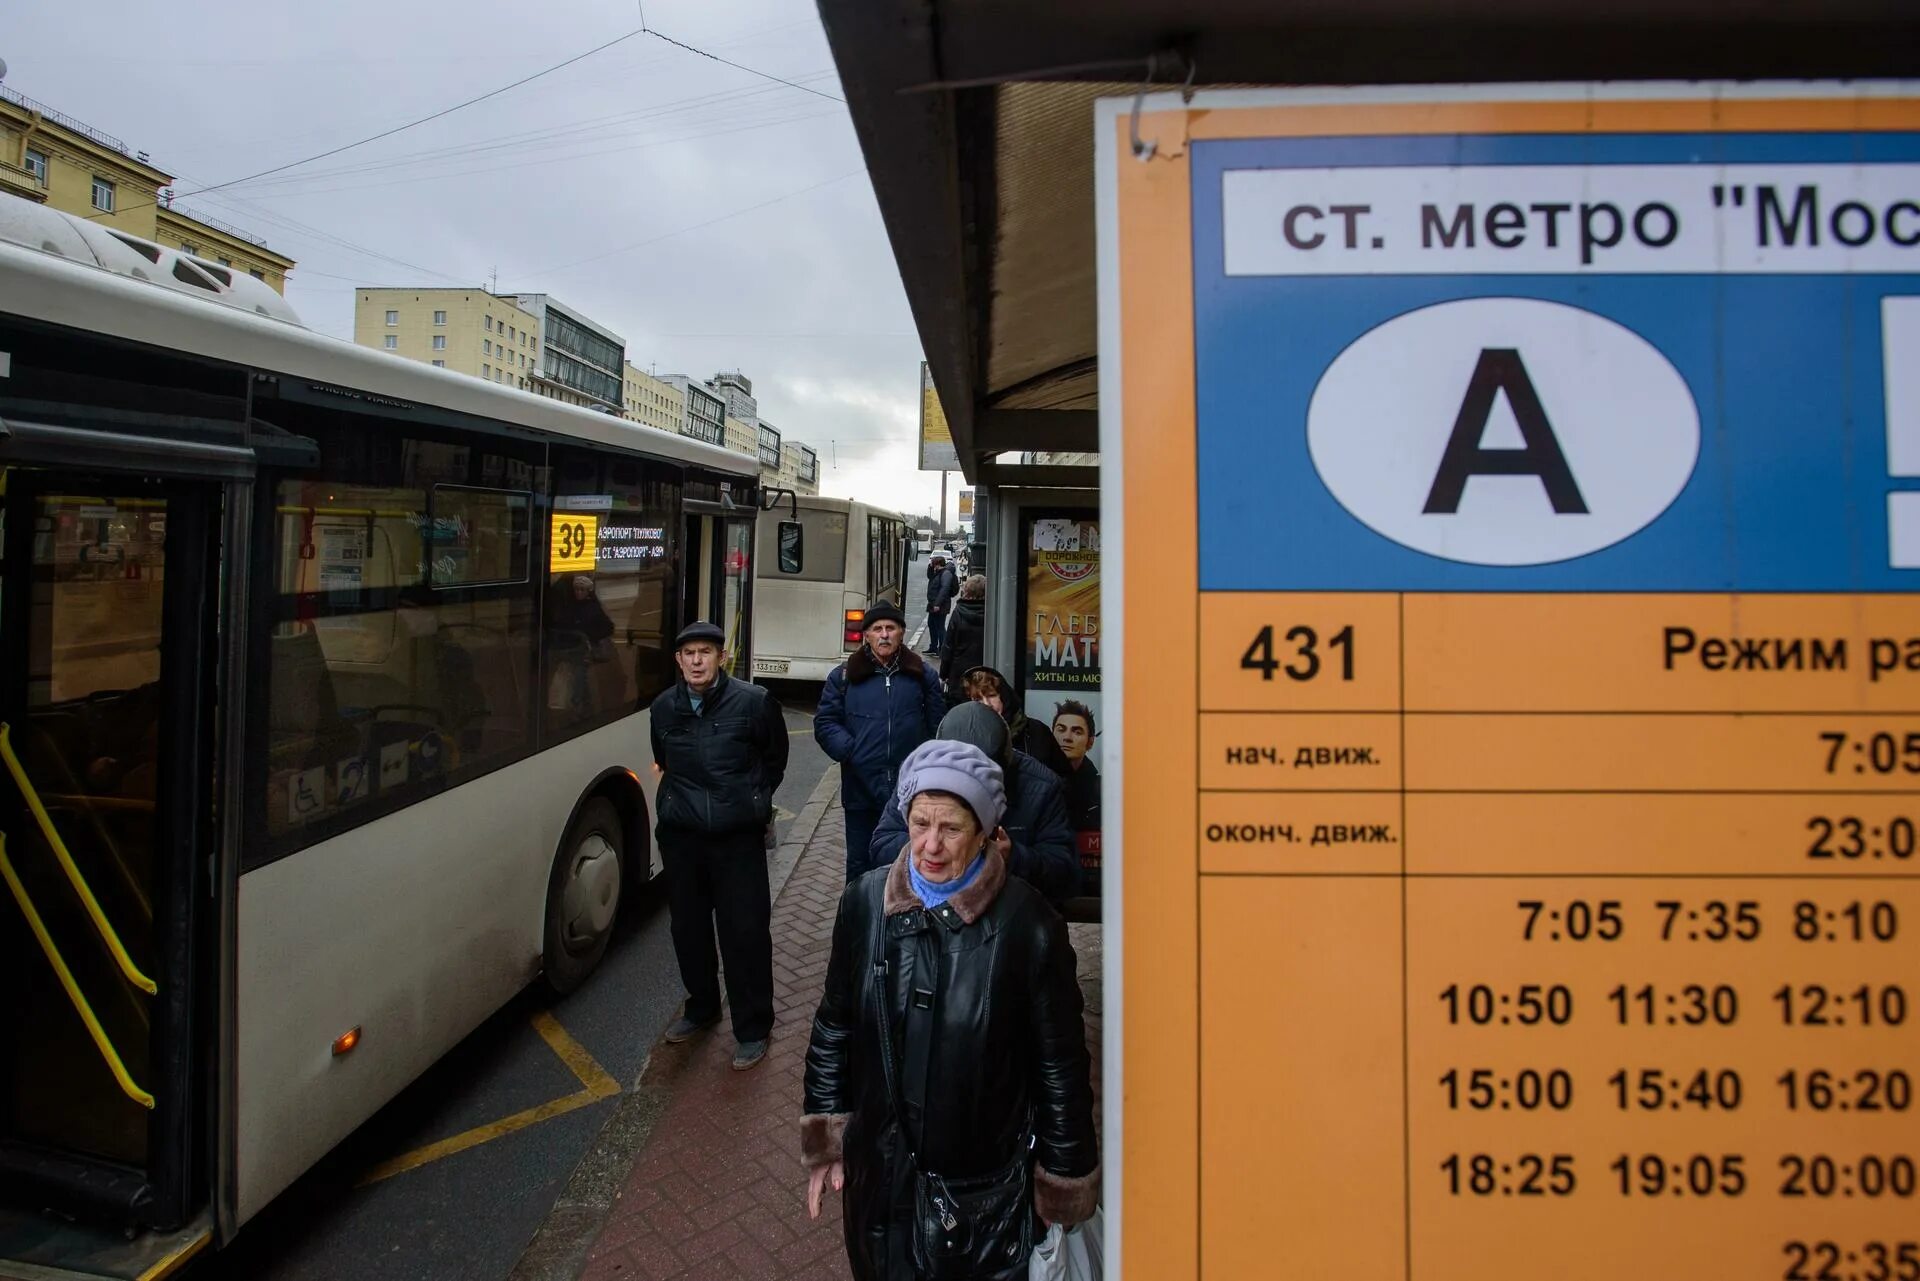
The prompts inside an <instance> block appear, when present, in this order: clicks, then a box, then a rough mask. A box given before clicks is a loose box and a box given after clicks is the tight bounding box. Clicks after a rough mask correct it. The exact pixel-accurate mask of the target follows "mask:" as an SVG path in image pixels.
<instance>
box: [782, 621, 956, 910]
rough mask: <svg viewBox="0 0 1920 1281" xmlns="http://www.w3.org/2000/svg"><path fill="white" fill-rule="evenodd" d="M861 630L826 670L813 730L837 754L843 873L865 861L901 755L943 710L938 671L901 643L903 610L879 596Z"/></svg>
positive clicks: (852, 872) (928, 732) (929, 731)
mask: <svg viewBox="0 0 1920 1281" xmlns="http://www.w3.org/2000/svg"><path fill="white" fill-rule="evenodd" d="M861 632H862V633H863V635H864V636H865V639H864V641H863V642H862V643H861V646H860V648H859V649H857V650H855V651H854V652H853V653H852V654H850V655H848V656H847V661H846V662H844V663H842V664H841V665H840V666H838V667H836V668H834V669H833V670H832V671H831V672H829V673H828V674H827V683H826V685H825V687H824V688H822V689H821V691H820V707H819V710H818V711H816V712H815V713H814V714H813V736H814V738H815V739H816V740H818V741H819V743H820V746H821V747H822V748H824V749H825V750H826V753H827V755H828V756H830V757H832V758H833V759H834V760H836V761H839V762H840V805H841V807H842V808H843V809H844V810H845V811H846V818H847V879H848V880H852V879H853V878H854V877H855V876H858V875H859V874H860V872H861V870H862V869H864V868H865V867H866V865H867V847H868V846H869V845H870V844H872V843H873V829H874V825H875V824H877V823H878V822H879V821H880V811H881V810H882V809H883V808H885V807H886V803H887V798H888V797H889V796H891V795H892V794H893V784H894V780H895V779H896V778H897V777H898V776H899V771H900V762H902V761H904V760H906V759H907V754H908V753H909V752H911V751H913V749H914V748H916V747H918V746H920V744H922V743H924V742H926V741H927V740H928V739H930V738H932V737H933V734H934V731H935V730H937V729H938V728H939V727H940V718H941V716H943V715H945V714H946V710H947V704H946V699H945V698H944V697H942V695H941V693H940V677H939V676H938V675H936V674H935V673H934V672H933V670H932V669H931V668H929V667H928V666H927V665H926V664H925V663H924V662H922V661H921V660H920V655H918V654H916V653H914V652H913V651H912V650H910V649H908V648H907V647H906V644H905V642H906V635H907V616H906V615H905V614H903V613H901V612H900V607H899V606H898V605H894V604H890V603H888V602H886V601H882V602H880V603H879V604H877V605H875V606H873V608H871V609H869V610H868V611H867V612H866V616H865V617H864V618H863V619H862V620H861Z"/></svg>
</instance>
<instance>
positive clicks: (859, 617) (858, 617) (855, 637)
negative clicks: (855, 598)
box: [847, 609, 866, 649]
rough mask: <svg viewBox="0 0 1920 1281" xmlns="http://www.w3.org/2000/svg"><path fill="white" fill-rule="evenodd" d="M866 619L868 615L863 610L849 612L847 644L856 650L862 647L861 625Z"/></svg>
mask: <svg viewBox="0 0 1920 1281" xmlns="http://www.w3.org/2000/svg"><path fill="white" fill-rule="evenodd" d="M865 619H866V614H865V613H864V612H863V611H861V610H857V609H850V610H848V611H847V644H848V645H849V646H851V647H853V648H855V649H858V648H859V647H860V637H861V628H860V624H861V623H862V622H863V621H864V620H865Z"/></svg>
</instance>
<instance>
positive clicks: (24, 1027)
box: [0, 460, 219, 1275]
mask: <svg viewBox="0 0 1920 1281" xmlns="http://www.w3.org/2000/svg"><path fill="white" fill-rule="evenodd" d="M3 461H4V460H0V462H3ZM0 485H3V486H4V500H3V502H4V505H3V506H0V523H3V529H4V533H3V534H0V841H3V842H4V844H0V872H3V873H4V881H5V888H4V890H0V976H4V977H0V1025H3V1026H4V1027H5V1029H6V1032H5V1035H0V1211H4V1217H0V1259H4V1260H7V1261H14V1262H35V1261H38V1262H40V1263H42V1264H44V1265H49V1266H65V1265H67V1264H68V1263H70V1262H71V1257H70V1256H68V1257H62V1255H61V1234H62V1233H63V1232H64V1233H66V1234H67V1235H68V1237H71V1234H72V1232H73V1231H76V1230H79V1229H78V1228H73V1227H70V1226H67V1225H94V1226H96V1227H100V1228H105V1229H110V1230H111V1231H110V1232H109V1233H108V1234H107V1236H106V1238H105V1239H107V1240H108V1241H112V1242H118V1243H119V1244H118V1245H116V1246H115V1247H114V1249H117V1250H119V1251H120V1252H121V1253H127V1252H128V1251H133V1252H135V1253H137V1252H138V1251H137V1249H136V1247H135V1246H134V1245H133V1244H132V1242H134V1241H136V1240H151V1239H153V1238H154V1237H155V1236H156V1235H158V1236H160V1237H162V1238H164V1236H165V1234H166V1233H167V1232H169V1231H174V1230H178V1229H180V1228H181V1227H182V1225H184V1224H188V1223H189V1221H190V1220H192V1219H193V1218H194V1217H195V1216H196V1215H197V1214H199V1213H200V1212H202V1211H203V1210H204V1209H205V1207H206V1204H207V1174H206V1169H205V1166H206V1153H207V1151H208V1149H209V1146H210V1145H209V1143H208V1136H207V1131H206V1128H205V1126H206V1115H205V1114H206V1109H207V1101H206V1100H207V1097H208V1091H207V1089H206V1083H207V1080H208V1072H207V1061H206V1058H205V1054H206V1053H207V1050H208V1047H209V1046H210V1044H211V1042H212V1037H211V1036H210V1034H209V1032H208V1030H207V1029H206V1028H205V1027H204V1026H202V1024H203V1023H204V1020H205V1019H206V1017H207V1015H208V1012H209V1011H210V1010H211V1008H212V1002H211V1001H210V1000H208V999H207V994H206V987H205V984H206V982H207V980H208V978H209V974H208V972H207V971H208V969H209V957H210V956H211V955H212V953H211V951H210V949H209V946H208V940H209V930H210V927H211V919H210V918H211V915H212V912H211V909H212V906H213V900H212V899H211V897H210V892H209V891H210V886H209V881H208V878H209V876H210V875H211V873H210V871H209V868H208V864H207V862H206V861H205V860H203V859H196V858H195V857H194V854H195V851H196V850H201V851H204V850H207V849H209V848H211V841H210V839H209V836H208V831H207V828H208V823H209V821H210V818H211V809H212V806H211V803H210V796H211V789H212V782H213V775H212V769H211V764H210V762H211V759H212V753H211V750H210V748H211V737H212V724H211V722H212V704H213V696H212V682H211V671H212V657H211V656H212V654H213V653H214V651H215V649H216V648H217V647H216V644H215V629H214V626H213V623H212V618H213V608H214V598H215V596H216V595H217V589H218V582H217V577H216V572H215V568H214V567H215V549H216V545H217V540H216V538H215V535H214V521H215V519H216V516H217V512H218V507H219V489H218V488H217V486H214V485H212V484H207V483H196V482H192V481H187V480H170V479H161V478H153V477H138V476H131V475H113V474H108V473H94V474H83V473H64V472H59V471H53V470H34V469H28V468H24V467H20V466H12V467H4V466H0ZM47 1209H51V1210H52V1211H54V1213H53V1214H51V1215H46V1214H42V1211H43V1210H47ZM138 1229H161V1230H162V1232H161V1233H159V1234H153V1233H145V1234H142V1233H139V1232H137V1231H136V1230H138ZM68 1244H69V1246H70V1245H71V1242H70V1241H69V1242H68ZM89 1251H90V1253H89V1255H88V1257H89V1258H91V1259H95V1260H98V1261H99V1262H98V1263H97V1270H98V1274H99V1275H117V1274H119V1271H120V1270H119V1269H117V1268H110V1267H108V1266H107V1265H106V1262H105V1261H104V1258H105V1256H104V1255H102V1254H101V1247H98V1246H97V1245H95V1246H91V1247H89ZM113 1253H114V1250H107V1251H106V1254H109V1255H110V1254H113ZM145 1266H147V1264H146V1263H143V1268H144V1267H145ZM91 1270H92V1269H90V1272H91ZM4 1271H5V1264H4V1263H0V1272H4ZM129 1275H138V1273H129Z"/></svg>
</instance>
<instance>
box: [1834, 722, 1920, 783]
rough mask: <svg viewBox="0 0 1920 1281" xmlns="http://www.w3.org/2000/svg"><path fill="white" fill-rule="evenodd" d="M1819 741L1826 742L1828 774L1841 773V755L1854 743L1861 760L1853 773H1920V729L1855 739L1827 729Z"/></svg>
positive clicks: (1853, 745)
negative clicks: (1918, 730)
mask: <svg viewBox="0 0 1920 1281" xmlns="http://www.w3.org/2000/svg"><path fill="white" fill-rule="evenodd" d="M1820 741H1821V742H1823V743H1825V744H1826V745H1827V773H1829V774H1839V773H1843V772H1844V770H1843V769H1842V767H1841V758H1842V757H1843V756H1844V754H1845V753H1846V750H1847V748H1848V747H1849V746H1851V747H1852V748H1853V750H1854V752H1855V754H1856V755H1858V756H1859V758H1860V759H1859V760H1858V761H1856V762H1855V763H1854V766H1853V772H1854V773H1856V774H1865V773H1867V772H1869V771H1871V772H1872V773H1875V774H1896V773H1897V774H1920V732H1909V733H1907V734H1904V735H1903V734H1885V733H1882V734H1868V735H1865V736H1862V737H1860V738H1855V737H1853V736H1852V735H1850V734H1846V733H1843V732H1841V731H1840V730H1827V731H1826V732H1824V733H1822V734H1821V735H1820Z"/></svg>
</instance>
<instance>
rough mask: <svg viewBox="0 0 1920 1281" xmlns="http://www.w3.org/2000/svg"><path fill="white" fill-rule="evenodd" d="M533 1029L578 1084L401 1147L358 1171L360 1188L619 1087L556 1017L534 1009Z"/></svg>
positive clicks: (562, 1113)
mask: <svg viewBox="0 0 1920 1281" xmlns="http://www.w3.org/2000/svg"><path fill="white" fill-rule="evenodd" d="M533 1030H534V1031H536V1032H538V1033H539V1034H540V1039H541V1040H543V1041H545V1042H546V1043H547V1047H548V1048H549V1049H551V1050H552V1051H553V1052H554V1054H555V1055H556V1056H557V1057H558V1058H559V1060H560V1061H561V1062H562V1063H564V1064H566V1067H567V1071H569V1072H571V1073H573V1076H574V1079H575V1080H577V1081H579V1082H580V1085H581V1088H580V1089H579V1090H577V1091H575V1092H574V1093H572V1094H568V1095H563V1096H562V1097H560V1098H557V1099H554V1100H552V1101H550V1102H547V1103H542V1104H539V1105H538V1106H536V1107H530V1108H526V1109H524V1110H522V1111H519V1112H515V1113H514V1114H513V1115H512V1116H504V1117H501V1118H500V1119H499V1120H498V1121H489V1122H487V1123H486V1124H485V1125H476V1126H474V1127H473V1128H472V1129H471V1130H463V1131H461V1132H460V1133H459V1134H456V1135H453V1136H452V1137H451V1138H445V1139H441V1140H440V1141H439V1142H437V1143H429V1144H427V1145H426V1146H425V1147H420V1148H415V1149H414V1150H413V1151H411V1152H403V1153H401V1154H400V1155H399V1156H396V1157H393V1158H391V1159H389V1160H386V1161H382V1162H381V1163H380V1164H379V1165H376V1166H374V1167H373V1168H372V1169H371V1170H368V1171H367V1172H366V1173H365V1174H363V1175H361V1176H360V1178H359V1181H358V1182H357V1183H356V1185H355V1186H357V1187H363V1188H364V1187H366V1186H367V1185H368V1184H370V1183H378V1182H380V1181H381V1180H382V1179H390V1178H392V1177H393V1176H394V1175H396V1174H405V1173H406V1172H407V1171H408V1170H417V1169H419V1168H420V1167H421V1166H423V1165H430V1164H432V1163H433V1162H435V1161H438V1160H440V1159H441V1158H442V1157H449V1156H452V1155H453V1154H454V1153H456V1152H465V1151H466V1150H467V1149H469V1148H477V1147H479V1146H480V1145H481V1144H482V1143H491V1142H492V1141H493V1140H495V1139H498V1138H502V1137H504V1136H506V1135H509V1134H514V1133H517V1132H518V1131H520V1130H524V1129H527V1128H529V1127H530V1126H535V1125H538V1124H540V1123H541V1122H542V1121H551V1120H552V1119H553V1118H554V1117H556V1116H565V1115H566V1114H567V1113H569V1112H573V1111H577V1110H578V1109H580V1108H583V1107H586V1106H587V1105H588V1104H590V1103H598V1102H599V1101H600V1100H601V1099H610V1098H612V1097H613V1096H614V1095H616V1094H618V1093H620V1083H619V1082H618V1081H616V1080H614V1079H613V1077H612V1076H610V1075H608V1073H607V1070H606V1069H605V1068H603V1067H601V1066H600V1064H599V1063H598V1062H597V1061H596V1060H595V1059H594V1057H593V1055H591V1054H589V1053H587V1048H586V1047H585V1046H584V1045H581V1044H580V1042H578V1041H576V1040H574V1039H573V1037H571V1036H569V1035H568V1034H567V1030H566V1029H565V1028H563V1027H561V1026H560V1023H559V1020H557V1019H555V1018H554V1017H553V1015H551V1014H548V1013H547V1012H546V1011H544V1010H542V1011H541V1012H540V1013H538V1014H536V1015H534V1016H533Z"/></svg>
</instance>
